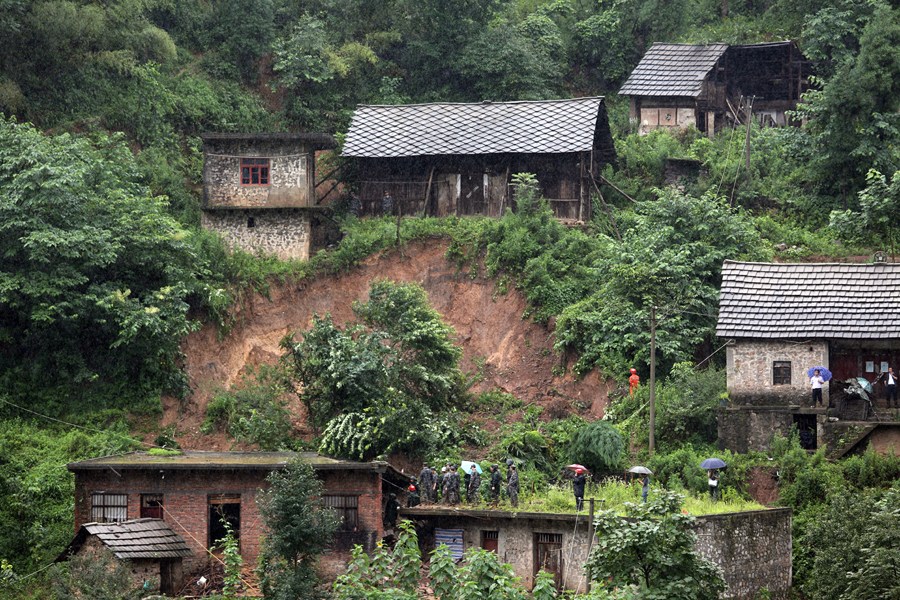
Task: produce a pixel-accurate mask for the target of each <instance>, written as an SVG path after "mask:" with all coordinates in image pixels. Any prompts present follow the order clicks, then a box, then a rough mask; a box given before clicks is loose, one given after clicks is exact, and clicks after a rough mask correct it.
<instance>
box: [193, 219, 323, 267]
mask: <svg viewBox="0 0 900 600" xmlns="http://www.w3.org/2000/svg"><path fill="white" fill-rule="evenodd" d="M200 223H201V225H202V227H203V228H204V229H209V230H212V231H216V232H218V233H219V234H220V235H221V236H222V237H223V238H224V239H225V242H226V243H227V244H228V245H229V246H231V247H232V248H238V249H241V250H244V251H245V252H251V253H255V252H264V253H266V254H274V255H275V256H277V257H278V258H281V259H300V260H305V259H307V258H309V254H310V239H311V235H310V229H311V227H310V215H309V214H308V212H307V211H304V210H302V209H289V208H282V209H218V210H204V211H203V213H202V215H201V220H200Z"/></svg>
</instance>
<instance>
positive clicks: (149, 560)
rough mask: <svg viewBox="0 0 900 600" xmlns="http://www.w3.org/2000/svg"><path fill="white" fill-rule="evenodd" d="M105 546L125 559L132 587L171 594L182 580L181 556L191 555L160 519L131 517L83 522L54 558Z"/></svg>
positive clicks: (59, 560) (177, 588) (60, 559)
mask: <svg viewBox="0 0 900 600" xmlns="http://www.w3.org/2000/svg"><path fill="white" fill-rule="evenodd" d="M104 549H105V550H108V551H109V552H111V553H112V554H113V556H115V557H116V558H117V559H119V560H123V561H128V563H129V565H130V568H131V574H132V578H133V581H134V584H135V587H143V588H144V589H152V590H159V592H160V593H162V594H168V595H174V594H176V593H177V592H178V590H180V589H181V585H182V583H183V572H182V564H181V563H182V559H184V558H186V557H190V556H192V555H193V552H191V549H190V548H189V547H188V545H187V543H186V542H185V541H184V538H182V537H181V536H180V535H178V534H177V533H175V532H174V531H173V530H172V528H171V527H169V525H168V524H167V523H166V522H165V521H163V520H162V519H135V520H131V521H121V522H118V523H85V524H84V525H82V526H81V527H79V528H78V533H76V534H75V539H73V540H72V542H71V543H70V544H69V545H68V547H67V548H66V549H65V550H64V551H63V552H62V554H60V556H59V558H57V559H56V560H57V562H61V561H64V560H68V559H69V558H71V557H72V556H75V555H77V554H82V553H88V554H92V553H95V552H100V551H103V550H104Z"/></svg>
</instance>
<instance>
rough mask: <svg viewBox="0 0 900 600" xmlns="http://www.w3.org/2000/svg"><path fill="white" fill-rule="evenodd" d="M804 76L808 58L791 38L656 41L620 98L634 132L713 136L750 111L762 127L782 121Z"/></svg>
mask: <svg viewBox="0 0 900 600" xmlns="http://www.w3.org/2000/svg"><path fill="white" fill-rule="evenodd" d="M809 76H810V67H809V61H808V60H807V59H806V58H805V57H804V56H803V54H802V53H801V52H800V49H799V48H798V47H797V44H796V43H794V42H792V41H783V42H772V43H765V44H749V45H743V46H730V45H728V44H663V43H656V44H653V46H651V47H650V49H649V50H647V53H646V54H644V56H643V58H641V61H640V62H639V63H638V65H637V67H635V69H634V71H632V72H631V75H629V76H628V79H627V80H626V81H625V83H624V84H623V85H622V88H621V89H620V90H619V95H620V96H628V98H629V100H630V103H631V110H630V117H631V120H632V121H633V122H636V123H638V126H639V131H640V132H641V133H647V132H648V131H651V130H653V129H659V128H676V129H684V128H685V127H690V126H694V127H696V128H697V129H699V130H700V131H703V132H706V133H707V135H709V136H710V137H712V136H713V134H714V133H715V132H716V131H718V130H720V129H722V128H723V127H725V126H726V124H728V123H731V124H738V123H746V113H747V112H751V110H752V114H753V118H754V119H756V120H757V121H758V122H760V123H761V124H763V125H776V126H783V125H787V124H789V118H788V116H787V114H786V113H787V111H790V110H793V109H795V108H796V107H797V102H798V101H799V99H800V95H801V94H803V92H805V91H806V90H807V89H808V88H809ZM750 99H752V101H751V100H750ZM742 100H744V102H742Z"/></svg>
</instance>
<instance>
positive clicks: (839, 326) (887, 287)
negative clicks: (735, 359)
mask: <svg viewBox="0 0 900 600" xmlns="http://www.w3.org/2000/svg"><path fill="white" fill-rule="evenodd" d="M716 334H717V335H718V336H720V337H727V338H792V339H885V338H900V264H898V263H874V264H848V263H818V264H816V263H802V264H798V263H786V264H775V263H745V262H734V261H725V264H724V265H723V266H722V289H721V291H720V293H719V320H718V324H717V326H716Z"/></svg>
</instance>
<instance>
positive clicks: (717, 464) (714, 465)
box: [700, 458, 728, 471]
mask: <svg viewBox="0 0 900 600" xmlns="http://www.w3.org/2000/svg"><path fill="white" fill-rule="evenodd" d="M726 466H728V465H726V464H725V461H724V460H722V459H721V458H707V459H706V460H704V461H703V462H702V463H700V468H701V469H704V470H706V471H711V470H713V469H724V468H725V467H726Z"/></svg>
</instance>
